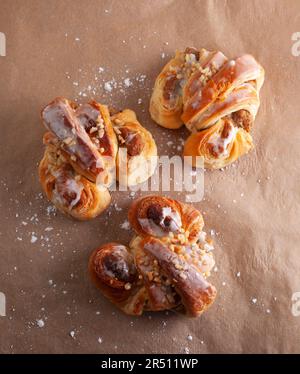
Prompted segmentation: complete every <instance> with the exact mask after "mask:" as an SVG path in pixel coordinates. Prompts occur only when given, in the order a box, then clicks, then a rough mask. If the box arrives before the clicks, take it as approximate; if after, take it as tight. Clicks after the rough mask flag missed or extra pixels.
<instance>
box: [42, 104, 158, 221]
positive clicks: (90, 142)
mask: <svg viewBox="0 0 300 374" xmlns="http://www.w3.org/2000/svg"><path fill="white" fill-rule="evenodd" d="M42 121H43V123H44V125H45V127H46V128H47V130H48V132H47V133H46V134H45V135H44V138H43V141H44V144H45V146H46V149H45V153H44V157H43V159H42V161H41V162H40V165H39V176H40V181H41V184H42V187H43V190H44V191H45V193H46V195H47V197H48V199H49V200H50V201H52V202H53V204H54V205H55V206H56V207H57V208H58V209H59V210H60V211H62V212H64V213H66V214H68V215H70V216H72V217H74V218H77V219H81V220H86V219H91V218H94V217H95V216H97V215H99V214H100V213H101V212H102V211H103V210H104V209H105V208H106V207H107V206H108V205H109V203H110V200H111V197H110V193H109V190H108V189H109V187H110V186H111V185H113V183H114V182H115V180H116V179H120V182H122V183H125V184H127V185H135V184H137V183H140V182H144V181H145V180H147V179H148V178H149V177H150V176H151V175H152V173H153V172H154V169H155V167H156V161H157V160H156V154H157V151H156V145H155V142H154V139H153V138H152V136H151V134H150V133H149V132H148V131H147V130H146V129H144V128H143V127H142V126H141V124H140V123H139V122H138V121H137V118H136V116H135V114H134V112H132V111H131V110H124V111H123V112H120V113H117V114H114V115H111V114H110V112H109V110H108V108H107V106H105V105H101V104H99V103H97V102H95V101H91V102H90V103H87V104H83V105H80V106H78V105H77V104H75V103H73V102H71V101H69V100H67V99H64V98H61V97H58V98H56V99H54V100H53V101H52V102H51V103H50V104H48V105H47V106H46V107H45V108H44V109H43V110H42ZM119 134H123V136H122V139H121V137H120V136H119ZM121 155H123V156H122V157H121ZM152 156H153V157H152ZM119 159H120V163H119V162H118V161H119ZM121 161H122V163H121ZM119 164H120V165H121V167H119ZM117 170H118V173H116V171H117ZM137 174H138V176H137ZM124 175H125V177H124ZM121 179H122V180H121Z"/></svg>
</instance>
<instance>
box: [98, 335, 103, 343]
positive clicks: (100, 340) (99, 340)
mask: <svg viewBox="0 0 300 374" xmlns="http://www.w3.org/2000/svg"><path fill="white" fill-rule="evenodd" d="M98 343H99V344H102V343H103V339H102V338H101V337H100V336H99V338H98Z"/></svg>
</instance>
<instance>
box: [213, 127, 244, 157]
mask: <svg viewBox="0 0 300 374" xmlns="http://www.w3.org/2000/svg"><path fill="white" fill-rule="evenodd" d="M229 125H230V130H229V135H228V136H227V137H226V138H222V137H221V136H220V134H219V133H216V134H214V135H213V136H212V137H211V138H210V140H209V142H208V143H207V144H212V145H213V151H214V152H215V153H216V154H217V155H218V157H221V156H223V157H225V156H227V155H228V149H227V147H228V145H229V144H230V143H231V142H232V140H233V139H234V137H235V135H236V133H237V131H238V129H237V128H236V127H235V126H233V125H232V124H231V123H230V124H229Z"/></svg>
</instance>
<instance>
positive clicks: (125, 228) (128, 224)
mask: <svg viewBox="0 0 300 374" xmlns="http://www.w3.org/2000/svg"><path fill="white" fill-rule="evenodd" d="M120 227H121V229H123V230H129V229H130V223H129V221H128V220H127V219H126V220H125V221H124V222H123V223H121V225H120Z"/></svg>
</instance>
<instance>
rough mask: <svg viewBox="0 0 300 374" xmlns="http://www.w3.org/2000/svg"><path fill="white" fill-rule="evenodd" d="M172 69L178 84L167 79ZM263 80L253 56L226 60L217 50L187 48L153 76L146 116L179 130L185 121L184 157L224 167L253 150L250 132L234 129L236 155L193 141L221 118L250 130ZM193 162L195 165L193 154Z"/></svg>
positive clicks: (231, 145)
mask: <svg viewBox="0 0 300 374" xmlns="http://www.w3.org/2000/svg"><path fill="white" fill-rule="evenodd" d="M174 72H175V73H176V77H177V83H176V85H175V83H174V79H175V78H172V80H171V81H168V77H169V76H172V74H173V75H174V74H175V73H174ZM263 81H264V70H263V68H262V67H261V65H259V64H258V63H257V61H256V60H255V59H254V58H253V57H252V56H251V55H243V56H241V57H239V58H237V59H236V60H230V61H228V59H227V58H226V57H225V56H224V55H223V54H222V53H221V52H209V51H206V50H200V51H197V50H195V49H194V48H192V49H191V48H187V49H186V50H185V51H184V52H177V53H176V56H175V58H174V59H172V60H171V61H170V62H169V63H168V64H167V65H166V66H165V67H164V68H163V70H162V72H161V73H160V74H159V76H158V77H157V80H156V82H155V86H154V90H153V94H152V98H151V101H150V114H151V116H152V118H153V119H154V121H156V122H157V123H158V124H160V125H161V126H164V127H167V128H178V127H179V125H181V124H182V123H184V124H185V125H186V127H187V128H188V129H189V130H190V131H191V132H192V135H191V136H190V138H189V139H188V141H187V142H186V144H185V147H184V155H185V156H191V155H192V156H202V157H204V162H205V166H206V167H207V168H222V167H224V166H226V165H228V164H229V163H231V162H233V161H235V160H236V159H237V158H238V157H240V156H241V155H243V154H245V153H247V152H248V151H249V150H250V149H251V148H252V146H253V145H252V138H251V136H250V135H249V136H247V134H245V133H244V132H243V131H239V130H238V131H236V132H235V133H234V136H233V137H232V139H231V144H230V145H229V148H230V149H232V150H234V151H235V152H233V156H234V157H223V156H224V155H223V153H222V152H221V153H220V152H214V151H213V148H211V150H212V152H208V151H207V150H204V149H203V143H202V144H199V143H197V140H199V141H201V140H202V139H203V138H206V139H207V134H208V133H210V132H209V129H211V128H214V130H216V129H218V128H219V126H218V124H219V123H220V121H221V120H223V121H226V120H227V119H229V120H230V121H232V124H233V126H234V127H235V128H237V129H239V128H241V129H243V130H244V131H245V132H246V133H249V131H250V129H251V127H252V124H253V122H254V120H255V116H256V114H257V111H258V108H259V105H260V101H259V91H260V89H261V86H262V84H263ZM176 87H177V88H176ZM178 87H180V89H179V88H178ZM166 92H167V94H166ZM174 96H175V97H176V111H175V114H174V108H173V106H172V98H173V99H174ZM173 101H174V100H173ZM174 118H175V125H174ZM221 123H224V122H222V121H221ZM207 129H208V130H207ZM206 130H207V131H206ZM199 133H200V134H201V133H203V134H202V135H199ZM213 158H214V159H215V160H212V159H213ZM193 160H194V161H193V165H194V166H196V165H197V162H196V158H195V157H194V158H193Z"/></svg>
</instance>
